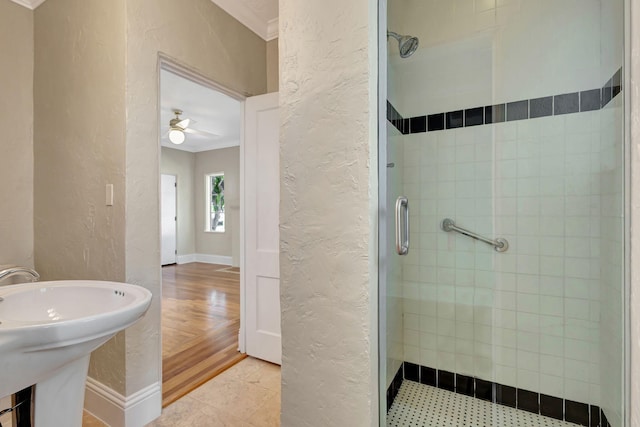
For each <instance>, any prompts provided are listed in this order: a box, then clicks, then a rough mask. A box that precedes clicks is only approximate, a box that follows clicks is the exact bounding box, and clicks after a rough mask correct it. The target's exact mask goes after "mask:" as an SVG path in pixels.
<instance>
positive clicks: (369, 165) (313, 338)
mask: <svg viewBox="0 0 640 427" xmlns="http://www.w3.org/2000/svg"><path fill="white" fill-rule="evenodd" d="M376 19H377V10H376V2H375V1H373V2H370V1H368V0H352V1H348V2H345V1H339V0H327V1H323V2H310V1H307V0H288V1H286V2H284V1H282V2H280V64H281V69H280V106H281V112H280V117H281V120H282V122H281V137H280V141H281V150H280V164H281V175H280V177H281V190H280V194H281V202H280V239H281V254H280V274H281V285H280V286H281V288H280V292H281V307H282V346H283V349H282V383H283V387H282V426H283V427H294V426H295V427H302V426H369V425H376V424H377V406H376V405H377V398H378V396H377V395H376V394H375V392H374V390H375V383H376V378H377V376H378V375H377V360H376V355H377V341H376V334H377V328H376V326H375V319H376V314H375V313H376V311H377V309H376V306H377V300H376V296H377V295H376V291H375V289H376V288H377V277H376V271H377V270H376V269H377V267H376V265H377V264H376V256H375V248H376V245H377V241H376V236H375V229H376V224H375V219H374V218H375V216H374V215H375V212H376V211H377V196H376V195H377V187H376V185H375V184H374V183H375V182H377V181H376V180H375V176H376V173H377V172H376V170H377V168H376V167H375V164H376V152H377V151H376V135H377V131H376V126H377V125H376V123H377V116H376V108H375V105H376V102H377V101H376V93H377V92H376V85H377V82H376V78H377V77H376V73H375V69H376V64H375V61H376V56H375V55H376V54H377V53H375V52H373V45H372V46H369V40H370V37H371V38H372V39H373V40H375V38H376V36H375V33H374V31H375V25H374V24H372V23H373V22H376ZM372 32H373V34H372Z"/></svg>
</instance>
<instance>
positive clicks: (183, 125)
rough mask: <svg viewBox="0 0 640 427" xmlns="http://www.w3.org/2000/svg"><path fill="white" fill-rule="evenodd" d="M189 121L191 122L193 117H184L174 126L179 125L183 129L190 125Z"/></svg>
mask: <svg viewBox="0 0 640 427" xmlns="http://www.w3.org/2000/svg"><path fill="white" fill-rule="evenodd" d="M189 123H191V119H184V120H181V121H179V122H178V123H176V124H175V125H174V126H175V127H179V128H181V129H186V128H188V127H189Z"/></svg>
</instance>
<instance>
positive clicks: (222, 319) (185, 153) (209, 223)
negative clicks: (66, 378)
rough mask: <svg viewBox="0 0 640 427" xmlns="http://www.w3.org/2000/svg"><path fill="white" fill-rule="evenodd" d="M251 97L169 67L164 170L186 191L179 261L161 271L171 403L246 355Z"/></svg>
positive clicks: (178, 222) (166, 395)
mask: <svg viewBox="0 0 640 427" xmlns="http://www.w3.org/2000/svg"><path fill="white" fill-rule="evenodd" d="M242 101H243V98H242V97H241V96H239V95H237V94H233V93H231V92H229V91H226V90H224V89H223V88H218V87H217V86H216V85H215V84H213V83H211V82H207V81H205V80H204V79H202V78H199V77H197V76H193V75H191V74H190V73H189V72H186V71H185V72H183V70H181V69H179V68H175V67H173V66H169V65H166V66H163V67H162V68H161V70H160V112H159V122H160V144H161V168H160V169H161V170H160V173H161V174H162V175H163V176H164V175H169V176H173V177H175V183H176V184H175V188H176V190H177V191H176V200H175V206H176V212H175V215H174V218H175V230H176V236H175V249H174V251H175V258H174V259H175V261H174V263H167V264H168V265H164V266H163V267H162V270H163V271H162V359H163V363H162V365H163V380H162V382H163V387H162V389H163V393H162V394H163V406H166V405H168V404H170V403H172V402H173V401H175V400H177V399H179V398H180V397H182V396H183V395H184V394H186V393H188V392H189V391H191V390H193V389H194V388H196V387H198V386H199V385H201V384H203V383H204V382H206V381H208V380H209V379H211V378H213V377H214V376H216V375H217V374H218V373H220V372H222V371H223V370H225V369H227V368H228V367H230V366H232V365H233V364H235V363H237V362H238V361H240V360H242V359H243V358H244V357H245V355H244V354H242V353H240V352H239V343H238V333H239V328H240V312H241V311H240V277H241V273H242V272H241V271H240V268H239V267H240V253H241V243H240V224H241V222H240V200H241V198H240V179H241V178H240V143H241V126H242ZM161 194H162V197H164V192H161ZM164 204H165V203H164V201H161V205H162V206H164ZM168 204H170V202H169V203H168ZM163 234H164V233H163ZM164 240H165V239H164V235H163V239H162V241H163V246H164V245H165V242H164ZM167 244H169V243H167ZM170 251H171V249H168V250H167V251H166V252H170ZM162 252H163V253H164V252H165V248H164V247H163V250H162ZM163 264H165V262H164V261H163Z"/></svg>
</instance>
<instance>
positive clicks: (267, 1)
mask: <svg viewBox="0 0 640 427" xmlns="http://www.w3.org/2000/svg"><path fill="white" fill-rule="evenodd" d="M12 1H13V2H15V3H18V4H19V5H22V6H24V7H28V8H29V9H35V8H36V7H38V6H40V5H41V4H42V3H44V1H45V0H12ZM211 1H213V2H214V3H215V4H217V5H218V6H220V7H221V8H222V9H224V10H225V11H226V12H227V13H228V14H229V15H231V16H233V17H234V18H236V19H237V20H238V21H240V22H241V23H242V24H243V25H244V26H245V27H247V28H249V29H250V30H251V31H253V32H254V33H256V34H257V35H259V36H260V37H262V38H263V39H264V40H267V41H269V40H273V39H275V38H277V37H278V0H211Z"/></svg>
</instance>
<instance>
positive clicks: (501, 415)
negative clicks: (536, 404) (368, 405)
mask: <svg viewBox="0 0 640 427" xmlns="http://www.w3.org/2000/svg"><path fill="white" fill-rule="evenodd" d="M577 425H578V424H573V423H570V422H567V421H560V420H556V419H553V418H549V417H544V416H542V415H538V414H533V413H531V412H527V411H523V410H518V409H515V408H510V407H508V406H504V405H498V404H495V403H491V402H487V401H484V400H480V399H476V398H473V397H469V396H465V395H463V394H458V393H454V392H451V391H447V390H443V389H441V388H435V387H431V386H428V385H425V384H420V383H417V382H414V381H409V380H406V379H405V380H404V381H403V382H402V386H401V387H400V390H399V391H398V395H397V396H396V398H395V400H394V401H393V405H392V406H391V409H389V412H388V413H387V426H388V427H405V426H412V427H494V426H495V427H507V426H509V427H512V426H517V427H539V426H543V427H563V426H564V427H575V426H577Z"/></svg>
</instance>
